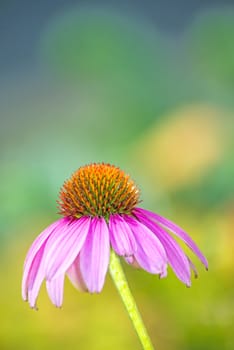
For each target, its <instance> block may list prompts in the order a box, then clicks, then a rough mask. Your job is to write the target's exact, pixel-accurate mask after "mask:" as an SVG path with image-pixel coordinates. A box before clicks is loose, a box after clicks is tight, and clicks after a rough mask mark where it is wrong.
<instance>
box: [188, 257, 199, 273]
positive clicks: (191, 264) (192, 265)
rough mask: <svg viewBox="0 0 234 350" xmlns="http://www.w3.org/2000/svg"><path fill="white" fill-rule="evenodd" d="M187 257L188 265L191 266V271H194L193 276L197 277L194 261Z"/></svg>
mask: <svg viewBox="0 0 234 350" xmlns="http://www.w3.org/2000/svg"><path fill="white" fill-rule="evenodd" d="M187 258H188V261H189V265H190V267H191V269H192V270H193V273H194V277H195V278H198V272H197V269H196V266H195V265H194V263H193V262H192V261H191V260H190V259H189V257H187Z"/></svg>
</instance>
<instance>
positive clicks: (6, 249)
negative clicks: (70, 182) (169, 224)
mask: <svg viewBox="0 0 234 350" xmlns="http://www.w3.org/2000/svg"><path fill="white" fill-rule="evenodd" d="M229 3H230V4H231V1H230V2H228V1H213V2H210V1H203V2H197V1H177V2H173V1H164V2H163V1H162V0H161V1H145V2H143V1H142V2H140V1H111V2H107V1H96V2H94V1H86V2H84V1H66V2H65V1H62V0H59V1H55V0H49V1H45V0H43V1H41V2H30V1H28V0H22V1H20V2H18V1H9V2H7V1H1V2H0V23H1V25H0V77H1V78H0V118H1V128H0V143H1V154H0V156H1V159H0V161H1V172H0V176H1V182H0V183H1V187H0V193H1V203H2V205H1V211H0V218H1V220H0V240H1V248H0V249H1V254H0V277H1V289H0V349H1V350H2V349H3V350H13V349H24V350H27V349H28V350H29V349H30V350H31V349H33V350H34V349H36V350H37V349H67V350H73V349H80V350H82V349H89V350H94V349H95V350H103V349H140V348H141V347H140V344H139V342H138V339H137V337H136V335H135V334H134V331H133V329H132V326H131V324H130V321H129V319H128V316H127V314H126V313H125V310H124V307H123V305H122V304H121V301H120V299H119V297H118V295H117V292H116V290H115V288H114V286H113V284H112V282H111V280H110V278H109V277H107V279H106V283H105V287H104V290H103V292H102V293H101V294H100V295H89V294H82V293H79V292H77V291H76V290H75V289H74V288H73V287H72V286H71V285H70V283H69V282H68V281H66V283H65V294H64V304H63V307H62V309H61V310H60V309H56V308H55V307H54V306H53V305H51V303H50V301H49V300H48V297H47V295H46V292H45V287H44V285H43V288H42V291H41V293H40V295H39V300H38V306H39V311H38V312H35V311H33V310H30V308H29V306H28V305H27V303H24V302H23V301H22V300H21V291H20V286H21V276H22V266H23V261H24V257H25V254H26V252H27V249H28V248H29V246H30V244H31V242H32V241H33V240H34V239H35V237H36V236H37V235H38V234H39V233H40V232H41V231H42V230H43V229H44V228H45V227H46V226H48V225H49V224H50V223H51V222H52V221H53V220H55V219H57V218H58V215H57V214H56V213H57V208H56V199H57V194H58V191H59V188H60V186H61V185H62V183H63V181H64V180H65V179H66V178H68V177H69V176H70V174H71V173H72V172H73V171H74V170H76V169H77V168H78V167H79V166H81V165H84V164H87V163H89V162H99V161H100V162H101V161H106V162H110V163H113V164H115V165H118V166H120V167H121V168H122V169H124V170H125V171H127V172H128V173H130V174H131V176H132V177H133V178H134V179H135V181H136V183H137V184H138V186H139V187H140V189H141V194H142V200H143V203H142V206H144V207H145V208H148V209H150V210H153V211H156V212H158V213H160V214H162V215H164V216H167V217H168V218H170V219H172V220H174V221H175V222H177V223H178V224H179V225H180V226H182V227H183V228H184V229H186V230H187V231H188V232H189V234H190V235H191V236H192V237H193V238H194V240H195V241H196V242H197V243H198V245H199V246H200V247H201V249H202V251H203V252H204V254H205V255H206V256H207V258H208V260H209V265H210V269H209V272H208V273H207V272H205V271H204V269H203V267H202V266H201V264H200V263H199V261H198V260H197V259H196V258H195V257H192V254H191V257H192V258H193V261H194V262H195V264H196V265H197V268H198V271H199V278H198V279H197V280H195V279H193V283H192V288H189V289H188V288H186V287H185V286H184V285H183V284H182V283H181V282H179V281H178V280H177V279H176V278H175V276H174V274H173V273H172V271H171V270H170V269H169V275H168V278H166V279H163V280H159V279H158V278H157V276H153V275H149V274H147V273H145V272H143V271H138V270H134V269H132V268H130V267H129V266H126V264H124V263H123V267H124V269H125V271H126V274H127V277H128V280H129V283H130V286H131V289H132V291H133V294H134V296H135V298H136V301H137V304H138V306H139V309H140V310H141V313H142V316H143V319H144V320H145V323H146V326H147V328H148V330H149V333H150V335H151V336H152V340H153V342H154V344H155V347H156V348H157V349H164V350H172V349H180V350H188V349H189V350H203V349H204V350H207V349H212V350H216V349H217V350H218V349H219V350H220V349H222V350H229V349H230V350H231V349H233V344H234V336H233V334H234V298H233V297H234V280H233V267H234V266H233V265H234V264H233V256H234V249H233V247H234V237H233V226H234V215H233V214H234V196H233V194H234V181H233V179H234V159H233V151H234V138H233V131H234V130H233V129H234V123H233V121H234V99H233V96H234V7H231V6H230V4H229ZM211 4H213V5H212V6H211Z"/></svg>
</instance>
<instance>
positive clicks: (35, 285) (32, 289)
mask: <svg viewBox="0 0 234 350" xmlns="http://www.w3.org/2000/svg"><path fill="white" fill-rule="evenodd" d="M45 244H46V242H45V243H44V245H43V246H42V247H41V249H40V250H39V252H38V253H37V255H36V256H35V258H34V260H33V262H32V266H31V269H30V273H29V275H28V282H27V299H28V301H29V304H30V306H31V307H32V308H36V300H37V296H38V293H39V290H40V287H41V284H42V282H43V279H44V278H45V269H44V264H43V255H44V248H45Z"/></svg>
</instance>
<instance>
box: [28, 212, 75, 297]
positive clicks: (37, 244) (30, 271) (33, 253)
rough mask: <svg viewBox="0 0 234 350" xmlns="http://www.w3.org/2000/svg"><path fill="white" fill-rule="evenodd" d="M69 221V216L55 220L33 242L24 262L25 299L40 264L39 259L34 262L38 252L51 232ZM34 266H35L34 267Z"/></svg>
mask: <svg viewBox="0 0 234 350" xmlns="http://www.w3.org/2000/svg"><path fill="white" fill-rule="evenodd" d="M67 221H68V219H67V218H62V219H59V220H57V221H55V222H54V223H53V224H51V225H50V226H48V227H47V228H46V229H45V230H44V231H43V232H42V233H41V234H40V235H39V236H38V237H37V238H36V239H35V241H34V242H33V243H32V245H31V247H30V249H29V251H28V253H27V256H26V259H25V262H24V273H23V279H22V297H23V299H24V300H27V289H28V279H31V280H32V278H33V276H34V275H35V273H36V271H37V268H38V267H37V268H36V267H35V266H36V265H37V264H38V259H37V262H36V263H33V261H34V259H35V257H36V255H37V253H38V252H39V250H40V249H41V248H42V246H43V245H44V243H45V241H46V240H47V239H48V237H49V236H50V235H51V233H52V232H54V231H55V230H57V229H59V228H60V227H62V226H63V225H64V224H65V223H66V222H67ZM43 249H44V248H43ZM43 249H42V250H43ZM40 256H41V254H40ZM32 266H34V268H33V267H32ZM30 283H31V282H30ZM31 284H32V283H31Z"/></svg>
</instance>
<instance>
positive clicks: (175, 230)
mask: <svg viewBox="0 0 234 350" xmlns="http://www.w3.org/2000/svg"><path fill="white" fill-rule="evenodd" d="M134 212H135V214H136V215H137V213H140V214H143V215H145V216H147V217H149V218H152V219H153V220H155V221H156V222H158V223H160V224H161V225H162V226H164V227H165V228H166V229H168V230H170V231H171V232H173V233H174V234H175V235H176V236H178V237H179V238H180V239H182V240H183V241H184V242H185V243H186V244H187V246H188V247H189V248H190V249H191V250H192V251H193V252H194V253H195V254H196V255H197V257H198V258H199V259H200V260H201V262H202V263H203V264H204V265H205V267H206V269H208V261H207V259H206V258H205V256H204V255H203V254H202V252H201V251H200V249H199V248H198V246H197V245H196V243H195V242H194V241H193V240H192V239H191V238H190V237H189V235H188V234H187V233H186V232H185V231H184V230H182V228H180V227H179V226H177V225H176V224H174V223H173V222H172V221H170V220H168V219H166V218H164V217H163V216H160V215H158V214H155V213H153V212H151V211H149V210H146V209H142V208H136V209H135V210H134Z"/></svg>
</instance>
